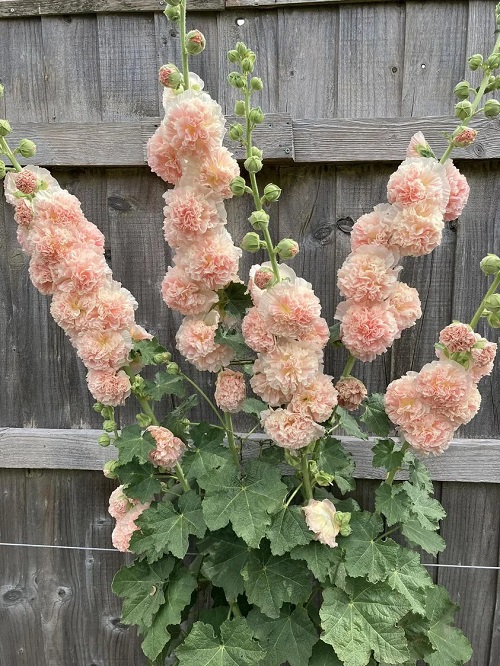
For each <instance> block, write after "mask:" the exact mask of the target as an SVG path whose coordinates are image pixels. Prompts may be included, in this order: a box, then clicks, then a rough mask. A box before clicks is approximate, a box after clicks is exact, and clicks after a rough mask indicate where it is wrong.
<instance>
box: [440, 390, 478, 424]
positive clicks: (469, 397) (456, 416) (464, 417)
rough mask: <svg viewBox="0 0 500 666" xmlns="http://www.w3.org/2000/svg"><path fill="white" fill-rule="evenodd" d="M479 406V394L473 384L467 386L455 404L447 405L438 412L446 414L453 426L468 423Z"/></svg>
mask: <svg viewBox="0 0 500 666" xmlns="http://www.w3.org/2000/svg"><path fill="white" fill-rule="evenodd" d="M480 406H481V394H480V393H479V390H478V388H477V386H476V385H475V384H472V385H471V386H470V387H469V390H468V392H467V393H466V395H465V397H464V399H463V400H462V401H460V402H458V403H457V404H455V405H449V406H447V407H443V408H441V409H440V410H439V413H440V414H442V415H443V416H446V418H447V419H449V420H450V421H451V422H452V423H453V424H454V426H455V428H458V426H461V425H464V424H465V423H469V421H471V420H472V419H473V418H474V416H476V414H477V413H478V411H479V407H480Z"/></svg>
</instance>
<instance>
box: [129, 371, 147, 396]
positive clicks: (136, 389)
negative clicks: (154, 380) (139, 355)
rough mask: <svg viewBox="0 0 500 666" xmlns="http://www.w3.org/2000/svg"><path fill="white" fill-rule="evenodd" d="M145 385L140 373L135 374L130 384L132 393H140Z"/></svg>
mask: <svg viewBox="0 0 500 666" xmlns="http://www.w3.org/2000/svg"><path fill="white" fill-rule="evenodd" d="M145 387H146V382H145V381H144V379H143V378H142V377H141V376H140V375H136V376H135V377H134V379H133V380H132V385H131V388H132V391H133V393H139V394H141V393H143V392H144V389H145Z"/></svg>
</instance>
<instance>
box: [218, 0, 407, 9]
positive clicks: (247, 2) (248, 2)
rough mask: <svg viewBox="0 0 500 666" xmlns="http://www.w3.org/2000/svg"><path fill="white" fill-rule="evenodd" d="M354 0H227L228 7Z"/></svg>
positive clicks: (368, 0)
mask: <svg viewBox="0 0 500 666" xmlns="http://www.w3.org/2000/svg"><path fill="white" fill-rule="evenodd" d="M393 1H394V2H395V1H399V0H356V4H357V3H360V2H363V3H372V2H393ZM351 3H352V0H226V8H227V9H229V8H233V7H254V8H259V7H261V8H266V7H285V6H287V5H295V6H301V5H343V4H351Z"/></svg>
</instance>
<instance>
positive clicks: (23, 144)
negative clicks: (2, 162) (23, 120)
mask: <svg viewBox="0 0 500 666" xmlns="http://www.w3.org/2000/svg"><path fill="white" fill-rule="evenodd" d="M17 151H18V152H19V154H20V155H22V156H23V157H33V156H34V155H35V154H36V143H34V142H33V141H30V140H29V139H21V141H20V142H19V146H18V147H17Z"/></svg>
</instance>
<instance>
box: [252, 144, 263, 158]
mask: <svg viewBox="0 0 500 666" xmlns="http://www.w3.org/2000/svg"><path fill="white" fill-rule="evenodd" d="M252 157H258V158H259V160H261V159H262V150H261V149H260V148H257V146H252Z"/></svg>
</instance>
